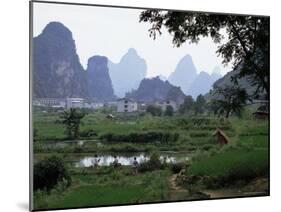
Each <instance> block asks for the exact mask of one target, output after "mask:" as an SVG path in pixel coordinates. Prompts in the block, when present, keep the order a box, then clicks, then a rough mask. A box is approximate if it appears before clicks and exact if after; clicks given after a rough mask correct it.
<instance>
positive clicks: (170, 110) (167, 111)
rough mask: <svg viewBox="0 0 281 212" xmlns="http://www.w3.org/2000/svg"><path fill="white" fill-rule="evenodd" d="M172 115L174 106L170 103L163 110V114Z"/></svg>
mask: <svg viewBox="0 0 281 212" xmlns="http://www.w3.org/2000/svg"><path fill="white" fill-rule="evenodd" d="M173 115H174V108H173V107H172V106H171V105H168V106H167V108H166V110H165V116H173Z"/></svg>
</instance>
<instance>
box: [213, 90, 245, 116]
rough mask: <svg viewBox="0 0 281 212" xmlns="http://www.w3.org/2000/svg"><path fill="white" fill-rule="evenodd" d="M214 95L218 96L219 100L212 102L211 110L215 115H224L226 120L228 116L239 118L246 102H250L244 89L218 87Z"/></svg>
mask: <svg viewBox="0 0 281 212" xmlns="http://www.w3.org/2000/svg"><path fill="white" fill-rule="evenodd" d="M216 94H218V95H219V98H218V99H214V100H213V101H212V103H211V104H212V108H213V109H214V112H215V114H218V115H225V117H226V118H228V117H229V116H230V114H236V115H238V116H240V115H241V112H242V110H243V108H244V106H245V105H246V103H247V101H248V100H250V97H249V96H248V94H247V92H246V91H245V89H242V88H240V87H239V86H234V87H233V86H225V87H218V88H217V89H216Z"/></svg>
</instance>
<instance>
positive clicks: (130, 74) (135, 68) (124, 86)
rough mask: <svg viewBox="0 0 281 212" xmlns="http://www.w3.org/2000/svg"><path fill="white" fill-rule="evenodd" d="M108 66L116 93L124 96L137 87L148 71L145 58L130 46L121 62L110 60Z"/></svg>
mask: <svg viewBox="0 0 281 212" xmlns="http://www.w3.org/2000/svg"><path fill="white" fill-rule="evenodd" d="M108 68H109V74H110V77H111V80H112V84H113V88H114V91H115V94H116V95H117V96H118V97H124V96H125V94H126V93H127V92H130V91H132V90H134V89H137V88H138V86H139V84H140V82H141V80H142V79H143V78H145V76H146V72H147V65H146V62H145V60H144V59H143V58H141V57H140V56H139V55H138V53H137V51H136V50H135V49H134V48H130V49H129V50H128V52H127V53H126V54H125V55H124V56H123V57H122V58H121V60H120V62H119V63H113V62H111V61H109V62H108Z"/></svg>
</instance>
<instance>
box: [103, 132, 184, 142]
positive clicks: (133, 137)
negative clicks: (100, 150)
mask: <svg viewBox="0 0 281 212" xmlns="http://www.w3.org/2000/svg"><path fill="white" fill-rule="evenodd" d="M100 138H101V139H102V140H105V141H108V142H131V143H149V142H155V141H158V142H160V143H169V142H175V141H177V140H178V138H179V134H178V133H169V132H167V133H163V132H145V133H130V134H113V133H107V134H104V135H102V136H100Z"/></svg>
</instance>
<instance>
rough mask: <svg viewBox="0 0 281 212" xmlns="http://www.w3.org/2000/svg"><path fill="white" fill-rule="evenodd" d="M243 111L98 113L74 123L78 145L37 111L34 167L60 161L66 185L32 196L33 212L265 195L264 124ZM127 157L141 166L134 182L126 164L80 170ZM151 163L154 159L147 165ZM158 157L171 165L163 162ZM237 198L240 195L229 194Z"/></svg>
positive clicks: (50, 116) (50, 115) (48, 114)
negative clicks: (98, 160) (221, 140)
mask: <svg viewBox="0 0 281 212" xmlns="http://www.w3.org/2000/svg"><path fill="white" fill-rule="evenodd" d="M249 111H250V110H248V113H246V114H244V115H243V116H242V117H240V118H238V117H230V118H228V119H225V118H218V117H216V116H213V115H207V114H205V115H178V114H175V115H174V116H172V117H167V116H159V117H158V116H151V115H149V114H147V113H144V114H140V113H134V114H125V115H124V114H114V116H115V119H113V120H110V119H108V118H106V113H105V112H103V111H89V112H87V115H86V116H85V117H84V118H83V119H82V121H81V124H80V137H79V138H77V139H69V138H68V137H67V136H66V134H65V127H64V125H63V124H62V122H61V119H60V112H59V111H54V110H53V111H44V112H42V111H41V110H37V111H35V112H34V117H33V125H34V129H35V133H34V142H33V144H34V153H35V154H34V160H35V162H36V163H37V162H39V161H41V160H44V159H45V158H48V157H49V156H52V155H56V156H58V157H60V158H61V159H62V160H63V161H64V162H65V164H66V167H67V168H68V170H69V175H70V177H71V185H70V186H66V185H65V184H64V183H63V182H62V183H59V184H58V185H57V186H56V187H54V188H53V189H51V190H49V191H46V190H36V191H35V197H34V202H35V208H36V209H40V208H41V209H42V208H64V207H81V206H100V205H108V204H109V205H112V204H118V205H119V204H130V203H145V202H159V201H175V200H192V199H208V198H212V195H211V196H210V195H208V192H205V191H206V190H208V191H209V190H212V191H216V190H221V189H222V188H223V189H230V190H231V191H232V193H234V194H232V195H230V194H229V192H225V193H224V192H222V194H221V195H220V196H219V197H230V196H249V194H251V195H258V194H262V195H266V194H268V176H269V173H268V160H269V156H268V147H269V140H268V133H269V132H268V120H260V119H254V118H252V116H251V115H250V113H251V112H249ZM216 128H220V129H221V130H223V132H224V133H225V134H226V135H227V136H228V138H229V143H228V144H226V145H220V144H218V141H217V139H216V137H215V136H214V135H213V133H214V131H215V130H216ZM128 154H130V155H131V157H134V156H139V155H142V156H144V157H146V158H148V159H147V160H146V161H139V162H140V163H141V164H140V167H139V170H138V173H137V174H135V173H134V170H133V168H132V166H131V164H130V163H129V164H126V165H123V164H121V166H120V167H118V168H114V167H113V166H111V165H106V166H99V167H95V168H94V167H92V166H86V165H85V166H83V163H82V165H81V161H83V159H85V158H91V157H94V155H98V157H103V156H105V155H106V156H107V159H108V157H109V156H116V155H117V156H118V157H119V156H120V158H121V156H122V157H124V158H129V157H128ZM152 155H154V156H155V155H157V157H154V159H153V161H152ZM167 155H168V156H167ZM166 157H167V158H168V159H169V158H173V160H171V161H170V162H169V161H168V162H165V161H164V159H163V158H166ZM149 158H150V160H149ZM155 158H156V159H155ZM128 160H129V159H128ZM150 161H151V162H150ZM120 162H122V161H121V159H120ZM142 163H143V164H144V165H142ZM77 164H80V166H77ZM257 181H258V182H262V183H256V182H257ZM175 185H176V187H177V188H175ZM238 190H241V191H242V193H238V194H240V195H238V194H237V192H234V191H238ZM251 195H250V196H251ZM216 197H217V196H216Z"/></svg>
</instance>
